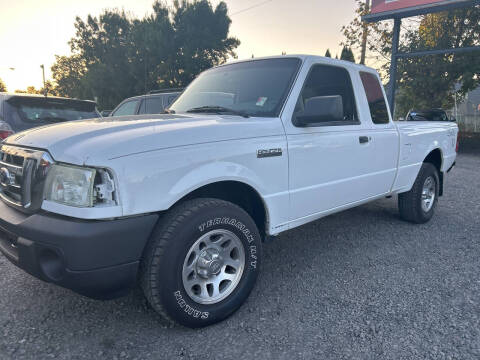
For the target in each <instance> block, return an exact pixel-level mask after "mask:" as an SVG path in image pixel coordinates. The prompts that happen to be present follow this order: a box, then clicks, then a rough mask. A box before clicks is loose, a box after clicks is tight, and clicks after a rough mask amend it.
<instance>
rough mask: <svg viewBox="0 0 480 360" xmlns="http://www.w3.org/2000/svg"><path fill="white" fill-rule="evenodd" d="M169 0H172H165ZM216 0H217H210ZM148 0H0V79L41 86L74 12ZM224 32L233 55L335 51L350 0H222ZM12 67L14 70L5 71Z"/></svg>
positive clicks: (136, 10)
mask: <svg viewBox="0 0 480 360" xmlns="http://www.w3.org/2000/svg"><path fill="white" fill-rule="evenodd" d="M166 2H167V3H169V4H171V3H172V1H171V0H168V1H166ZM211 2H212V4H214V5H215V4H217V3H218V2H219V0H211ZM152 3H153V0H81V1H78V0H75V1H72V0H28V1H27V0H0V79H2V80H3V81H4V82H5V84H6V85H7V89H8V90H9V91H11V92H13V91H14V90H16V89H26V87H27V86H30V85H33V86H35V87H36V88H40V87H41V86H42V69H41V68H40V65H41V64H45V76H46V79H47V80H48V79H50V78H51V73H50V67H51V66H52V64H53V63H54V61H55V55H69V54H70V47H69V45H68V41H69V40H70V39H71V38H72V37H73V36H74V35H75V28H74V21H75V17H76V16H80V17H81V18H84V19H85V18H86V16H87V15H88V14H91V15H99V14H100V13H101V12H102V11H103V10H104V9H112V8H120V9H124V10H125V11H127V12H129V13H130V14H132V15H133V16H135V17H139V18H141V17H143V16H145V15H146V14H148V13H150V12H151V8H152ZM226 3H227V5H228V9H229V13H230V14H231V19H232V25H231V27H230V35H231V36H235V37H237V38H238V39H239V40H240V41H241V45H240V47H239V48H238V49H237V55H238V58H239V59H244V58H250V57H251V56H252V54H253V55H255V57H260V56H269V55H280V54H281V53H282V52H283V51H285V52H286V53H287V54H299V53H302V54H314V55H324V54H325V51H326V50H327V48H329V49H330V52H331V53H332V55H333V56H335V54H337V53H338V54H340V51H341V48H340V46H339V43H340V41H341V40H342V35H341V32H340V29H341V27H342V25H345V24H347V23H349V22H350V20H351V19H352V18H353V16H354V9H355V1H354V0H336V1H326V0H297V1H292V0H226ZM11 68H14V70H11Z"/></svg>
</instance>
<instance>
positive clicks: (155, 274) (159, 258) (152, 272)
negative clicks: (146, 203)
mask: <svg viewBox="0 0 480 360" xmlns="http://www.w3.org/2000/svg"><path fill="white" fill-rule="evenodd" d="M216 229H221V230H227V231H230V232H232V233H234V234H235V235H236V236H237V237H238V238H240V240H241V243H242V245H243V246H244V252H245V265H244V268H243V273H242V276H241V278H240V281H239V282H238V285H237V286H236V287H235V289H234V290H233V292H232V293H230V295H228V297H227V298H225V299H224V300H222V301H220V302H217V303H215V304H201V303H198V302H196V301H194V300H192V298H191V297H190V296H189V295H188V294H187V292H186V291H185V288H184V285H183V281H182V269H183V266H184V261H185V257H186V255H187V253H188V251H189V249H190V247H191V246H192V244H194V243H195V241H196V240H197V239H199V238H200V237H201V236H202V235H203V234H205V233H207V232H209V231H212V230H216ZM260 260H261V237H260V234H259V232H258V229H257V226H256V225H255V222H254V221H253V220H252V218H251V217H250V216H249V215H248V213H247V212H245V211H244V210H243V209H242V208H240V207H239V206H237V205H235V204H232V203H230V202H227V201H223V200H218V199H208V198H202V199H194V200H189V201H186V202H183V203H181V204H179V205H177V206H175V207H174V208H172V209H171V210H170V211H169V212H168V213H166V214H165V216H164V217H163V218H162V219H161V220H160V222H159V223H158V224H157V226H156V228H155V230H154V231H153V234H152V236H151V239H150V240H149V242H148V244H147V246H146V248H145V250H144V254H143V258H142V261H141V264H140V274H139V277H140V279H139V280H140V285H141V287H142V289H143V292H144V294H145V296H146V298H147V300H148V302H149V303H150V305H151V306H152V307H153V309H155V310H156V311H157V312H158V313H159V314H161V315H162V316H163V317H164V318H166V319H167V320H169V321H171V322H176V323H178V324H181V325H183V326H186V327H190V328H199V327H204V326H207V325H211V324H214V323H217V322H219V321H221V320H223V319H225V318H227V317H228V316H230V315H232V314H233V313H234V312H235V311H236V310H237V309H238V308H239V307H240V306H241V305H242V304H243V302H244V301H245V300H246V299H247V297H248V296H249V294H250V292H251V291H252V289H253V287H254V285H255V282H256V280H257V276H258V273H259V268H260Z"/></svg>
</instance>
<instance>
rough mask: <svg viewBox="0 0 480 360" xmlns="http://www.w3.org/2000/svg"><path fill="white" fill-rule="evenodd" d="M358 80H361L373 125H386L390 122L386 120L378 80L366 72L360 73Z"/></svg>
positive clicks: (383, 101) (386, 113)
mask: <svg viewBox="0 0 480 360" xmlns="http://www.w3.org/2000/svg"><path fill="white" fill-rule="evenodd" d="M360 78H361V79H362V83H363V88H364V89H365V94H366V95H367V100H368V106H369V108H370V115H371V116H372V121H373V123H374V124H377V125H378V124H388V123H389V122H390V120H389V118H388V109H387V103H386V102H385V97H384V96H383V92H382V87H381V86H380V82H379V81H378V78H377V77H376V76H375V75H373V74H371V73H367V72H360Z"/></svg>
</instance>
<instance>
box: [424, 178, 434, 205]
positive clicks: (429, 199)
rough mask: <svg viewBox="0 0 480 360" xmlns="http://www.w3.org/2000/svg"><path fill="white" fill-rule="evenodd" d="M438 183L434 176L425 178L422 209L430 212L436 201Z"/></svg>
mask: <svg viewBox="0 0 480 360" xmlns="http://www.w3.org/2000/svg"><path fill="white" fill-rule="evenodd" d="M435 194H436V183H435V179H434V178H433V177H432V176H429V177H427V178H426V179H425V182H424V183H423V188H422V210H423V211H424V212H429V211H430V209H431V208H432V207H433V203H434V202H435V196H436V195H435Z"/></svg>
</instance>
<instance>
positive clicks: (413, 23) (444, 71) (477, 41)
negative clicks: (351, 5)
mask: <svg viewBox="0 0 480 360" xmlns="http://www.w3.org/2000/svg"><path fill="white" fill-rule="evenodd" d="M365 13H366V12H365V4H364V1H361V0H357V11H356V17H355V19H354V20H353V21H352V22H351V23H350V24H349V25H347V26H344V27H343V28H342V32H343V34H344V37H345V39H344V41H343V42H342V44H343V45H344V46H351V47H352V48H353V49H359V48H360V47H361V34H362V31H363V24H362V22H361V20H360V16H361V15H363V14H365ZM367 29H368V33H367V50H368V52H369V53H370V54H373V55H374V56H373V58H372V57H371V56H370V57H369V56H368V55H367V62H368V60H369V59H370V60H371V61H372V62H373V61H374V60H376V62H375V63H374V64H375V65H377V66H376V67H377V70H379V71H380V74H381V75H382V77H383V78H384V81H385V82H386V80H387V79H388V76H389V73H388V70H389V65H390V57H391V41H392V30H391V23H389V22H381V23H373V24H368V25H367ZM401 35H402V36H401V38H400V51H401V52H414V51H420V50H429V49H448V48H457V47H468V46H478V45H480V7H479V6H476V7H469V8H465V9H458V10H452V11H449V12H441V13H433V14H428V15H424V16H420V17H417V18H413V19H411V20H406V21H404V22H403V24H402V34H401ZM478 59H479V53H478V51H477V52H471V53H462V54H455V55H451V54H446V55H431V56H422V57H412V58H405V59H401V60H399V62H398V75H397V78H398V80H397V81H398V82H397V94H398V95H397V97H396V107H395V109H396V110H395V112H396V114H398V115H399V116H400V115H403V114H405V113H406V112H407V111H408V110H409V109H411V108H432V107H443V108H445V109H450V108H451V107H452V106H453V103H454V99H455V97H454V92H455V88H456V87H458V86H460V90H459V91H458V92H457V98H458V97H460V98H461V97H462V96H464V95H465V94H466V93H467V92H469V91H470V90H472V89H474V88H476V87H478V86H479V85H480V69H479V67H480V61H478ZM378 60H381V61H380V63H378Z"/></svg>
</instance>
